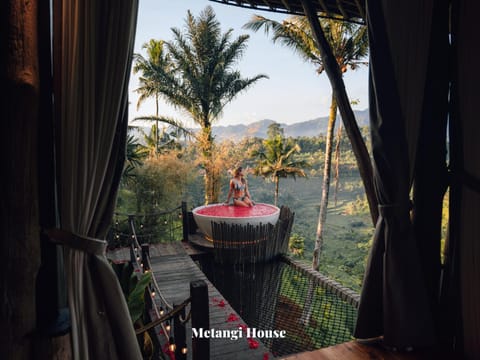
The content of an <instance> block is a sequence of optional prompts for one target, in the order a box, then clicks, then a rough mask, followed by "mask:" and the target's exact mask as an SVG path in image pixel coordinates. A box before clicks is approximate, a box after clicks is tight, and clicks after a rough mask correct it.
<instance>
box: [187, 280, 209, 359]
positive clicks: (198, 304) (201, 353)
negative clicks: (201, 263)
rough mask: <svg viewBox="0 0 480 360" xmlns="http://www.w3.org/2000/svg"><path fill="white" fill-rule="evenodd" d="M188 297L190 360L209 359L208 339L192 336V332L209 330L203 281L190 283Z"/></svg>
mask: <svg viewBox="0 0 480 360" xmlns="http://www.w3.org/2000/svg"><path fill="white" fill-rule="evenodd" d="M190 296H191V298H192V305H191V311H192V360H204V359H210V339H209V338H200V337H195V336H194V335H193V332H194V330H196V331H199V330H200V329H204V330H207V329H209V328H210V314H209V308H208V288H207V283H206V282H205V281H203V280H196V281H192V282H191V283H190Z"/></svg>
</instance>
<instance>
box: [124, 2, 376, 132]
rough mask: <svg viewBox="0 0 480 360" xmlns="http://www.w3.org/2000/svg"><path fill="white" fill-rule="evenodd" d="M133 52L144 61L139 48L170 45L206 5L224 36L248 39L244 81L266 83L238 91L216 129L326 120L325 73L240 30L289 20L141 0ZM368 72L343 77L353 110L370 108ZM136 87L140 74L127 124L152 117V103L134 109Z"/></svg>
mask: <svg viewBox="0 0 480 360" xmlns="http://www.w3.org/2000/svg"><path fill="white" fill-rule="evenodd" d="M139 3H140V6H139V13H138V21H137V32H136V39H135V48H134V52H135V53H139V54H142V55H144V56H146V54H145V51H144V50H143V49H142V46H143V45H144V44H145V43H147V42H148V41H149V40H150V39H156V40H160V39H161V40H167V41H169V40H172V38H173V36H172V31H171V28H172V27H175V28H179V29H182V28H183V27H184V24H185V18H186V14H187V11H188V10H190V11H191V12H192V14H193V15H194V16H198V14H199V13H200V12H201V11H202V10H203V9H204V8H205V7H206V6H208V5H210V6H211V7H212V8H213V10H214V12H215V14H216V16H217V19H218V20H219V22H220V24H221V27H222V30H223V32H225V31H227V30H228V29H230V28H232V29H233V30H234V32H233V36H232V39H234V38H236V37H238V36H239V35H242V34H248V35H249V36H250V39H249V40H248V43H247V49H246V51H245V52H244V54H243V56H242V57H241V58H240V60H239V62H238V63H237V69H238V70H239V71H240V73H241V74H242V76H243V77H253V76H255V75H257V74H265V75H267V76H268V77H269V79H260V80H259V81H257V82H256V83H255V84H253V85H252V86H251V87H250V88H248V89H247V90H246V91H244V92H241V93H240V94H239V95H238V96H237V97H236V98H234V100H233V101H232V102H231V103H229V104H228V105H226V106H225V108H224V111H223V113H222V115H221V116H220V117H219V119H218V120H217V121H216V122H215V123H214V125H224V126H226V125H236V124H244V125H247V124H251V123H253V122H255V121H259V120H263V119H271V120H274V121H276V122H278V123H280V124H293V123H297V122H302V121H307V120H311V119H315V118H318V117H321V116H327V115H328V109H329V105H330V100H331V86H330V83H329V81H328V77H327V75H326V73H325V72H323V73H322V74H321V75H318V74H317V73H316V71H315V67H314V65H313V64H310V63H307V62H305V61H303V60H302V58H301V57H300V56H299V55H298V54H295V53H294V52H293V50H292V49H290V48H286V47H283V46H282V45H280V44H273V42H272V41H271V40H270V38H269V37H268V36H267V35H265V33H264V32H263V30H262V31H259V32H257V33H255V32H253V31H251V30H245V29H242V26H243V25H244V24H245V23H246V22H248V21H249V20H250V19H251V18H252V16H253V15H254V14H259V15H262V16H265V17H267V18H270V19H274V20H277V21H281V20H283V19H284V18H286V17H287V16H288V15H285V14H277V13H272V12H266V11H259V10H250V9H245V8H239V7H236V6H230V5H225V4H220V3H215V2H212V1H207V0H175V1H171V0H140V2H139ZM367 80H368V70H367V68H366V67H362V68H360V69H359V70H356V71H350V70H349V71H347V72H346V73H345V74H344V81H345V86H346V89H347V93H348V95H349V97H350V99H351V100H358V101H359V103H358V105H355V106H353V108H354V109H359V110H363V109H366V108H367V107H368V91H367V89H368V82H367ZM138 86H139V84H138V75H134V74H133V73H132V75H131V78H130V85H129V90H130V94H129V96H130V109H129V120H130V121H131V120H133V119H134V118H135V117H138V116H151V115H154V114H155V105H154V101H153V100H151V101H150V100H147V101H145V102H143V103H142V105H141V106H140V108H139V109H138V110H137V101H138V94H137V93H136V92H135V89H137V88H138ZM159 113H160V115H165V116H171V117H174V118H176V119H178V120H180V121H181V122H182V123H183V124H184V125H186V126H187V127H192V126H194V124H193V122H192V121H191V120H190V119H189V117H188V114H186V113H184V112H181V111H177V110H175V109H174V108H172V107H171V106H169V105H168V104H166V103H164V102H161V103H160V109H159Z"/></svg>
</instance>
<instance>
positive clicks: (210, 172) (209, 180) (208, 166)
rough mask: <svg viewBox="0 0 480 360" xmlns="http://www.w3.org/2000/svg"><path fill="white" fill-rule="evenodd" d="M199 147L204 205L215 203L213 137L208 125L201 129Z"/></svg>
mask: <svg viewBox="0 0 480 360" xmlns="http://www.w3.org/2000/svg"><path fill="white" fill-rule="evenodd" d="M199 140H200V147H201V151H202V165H203V167H204V170H205V177H204V184H205V205H208V204H212V203H213V202H215V194H214V177H215V174H214V169H213V159H212V156H213V137H212V127H211V126H210V125H207V126H204V127H203V128H202V133H201V137H200V139H199Z"/></svg>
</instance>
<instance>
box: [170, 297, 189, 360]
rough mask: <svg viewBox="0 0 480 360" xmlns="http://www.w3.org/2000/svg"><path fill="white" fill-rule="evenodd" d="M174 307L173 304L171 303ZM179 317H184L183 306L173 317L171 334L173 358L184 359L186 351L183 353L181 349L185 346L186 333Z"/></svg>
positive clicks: (176, 359)
mask: <svg viewBox="0 0 480 360" xmlns="http://www.w3.org/2000/svg"><path fill="white" fill-rule="evenodd" d="M173 307H174V308H175V304H173ZM180 318H182V319H185V308H183V309H181V310H180V311H179V313H178V314H177V315H176V316H175V317H174V318H173V336H174V338H175V344H176V348H175V360H186V359H187V353H185V354H184V353H183V351H182V349H186V348H187V335H186V332H185V324H183V323H182V321H181V320H180Z"/></svg>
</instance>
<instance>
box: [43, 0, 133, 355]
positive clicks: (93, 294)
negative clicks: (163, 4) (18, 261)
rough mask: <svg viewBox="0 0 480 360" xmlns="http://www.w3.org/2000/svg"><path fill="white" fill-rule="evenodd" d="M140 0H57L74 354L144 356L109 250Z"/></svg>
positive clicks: (63, 213) (61, 164) (60, 158)
mask: <svg viewBox="0 0 480 360" xmlns="http://www.w3.org/2000/svg"><path fill="white" fill-rule="evenodd" d="M137 9H138V1H135V0H102V1H98V0H69V1H59V2H56V3H55V11H54V22H55V30H54V47H55V49H56V50H55V53H54V68H55V71H54V76H55V79H56V90H55V102H56V104H57V107H56V109H57V116H56V121H57V128H56V137H57V176H58V180H57V184H58V197H59V216H60V223H61V231H57V232H56V233H54V234H53V236H54V237H55V238H56V239H57V240H58V241H60V242H62V243H63V244H64V247H65V273H66V278H67V288H68V299H69V307H70V311H71V318H72V342H73V355H74V358H75V359H82V360H85V359H137V358H141V354H140V351H139V348H138V344H137V341H136V336H135V333H134V329H133V325H132V323H131V320H130V316H129V314H128V309H127V306H126V302H125V300H124V297H123V293H122V290H121V288H120V285H119V283H118V281H117V279H116V277H115V274H114V272H113V270H112V269H111V267H110V265H109V264H108V262H107V260H106V258H105V246H106V243H105V241H104V240H103V239H104V237H105V233H106V229H107V227H108V223H109V221H110V219H111V216H112V208H113V199H114V197H115V193H116V190H117V187H118V182H119V172H120V171H121V168H122V166H123V158H124V154H123V153H122V144H123V143H124V137H125V130H126V126H127V124H126V122H127V118H126V116H125V114H126V104H127V102H126V99H127V97H126V91H127V88H128V78H129V73H130V66H131V57H132V50H133V42H134V35H135V28H136V17H137Z"/></svg>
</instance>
